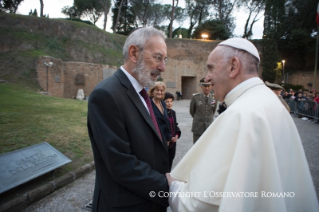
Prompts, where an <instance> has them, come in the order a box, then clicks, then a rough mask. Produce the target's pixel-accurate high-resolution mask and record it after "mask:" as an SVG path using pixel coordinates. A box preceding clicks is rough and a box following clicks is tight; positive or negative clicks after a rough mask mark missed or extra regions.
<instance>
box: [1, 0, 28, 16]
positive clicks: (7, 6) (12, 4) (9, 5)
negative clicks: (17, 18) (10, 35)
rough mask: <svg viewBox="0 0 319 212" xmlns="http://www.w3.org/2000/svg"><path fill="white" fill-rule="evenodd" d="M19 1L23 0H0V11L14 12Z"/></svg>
mask: <svg viewBox="0 0 319 212" xmlns="http://www.w3.org/2000/svg"><path fill="white" fill-rule="evenodd" d="M21 2H23V0H1V1H0V11H4V12H8V13H13V14H15V13H16V12H17V10H18V7H19V5H20V3H21Z"/></svg>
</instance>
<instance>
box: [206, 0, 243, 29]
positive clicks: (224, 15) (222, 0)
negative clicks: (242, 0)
mask: <svg viewBox="0 0 319 212" xmlns="http://www.w3.org/2000/svg"><path fill="white" fill-rule="evenodd" d="M238 1H239V0H212V1H211V4H212V6H213V8H214V10H215V11H216V13H215V14H214V16H215V18H217V19H219V20H220V21H221V23H222V24H224V25H225V26H226V29H227V30H228V31H229V33H230V34H232V33H233V30H234V28H235V23H234V18H233V17H232V16H231V13H232V11H233V9H234V7H235V6H236V4H237V2H238Z"/></svg>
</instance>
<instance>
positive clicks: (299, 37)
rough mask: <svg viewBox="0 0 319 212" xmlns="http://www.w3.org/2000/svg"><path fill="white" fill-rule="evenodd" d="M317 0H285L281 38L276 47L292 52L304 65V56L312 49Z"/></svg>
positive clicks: (304, 65)
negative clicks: (283, 25) (282, 39)
mask: <svg viewBox="0 0 319 212" xmlns="http://www.w3.org/2000/svg"><path fill="white" fill-rule="evenodd" d="M317 4H318V1H317V0H307V1H298V0H289V1H287V2H286V4H285V5H286V10H285V11H286V14H287V15H286V16H285V27H284V28H283V38H284V39H285V41H280V43H279V46H278V48H279V49H280V50H286V51H290V52H293V53H294V54H295V57H296V58H297V60H299V61H298V62H300V63H301V64H303V67H304V68H305V67H306V56H307V54H308V52H309V51H311V50H314V46H315V45H314V43H312V42H314V39H312V36H313V34H314V32H315V31H317V27H316V21H315V17H316V10H315V9H314V8H317Z"/></svg>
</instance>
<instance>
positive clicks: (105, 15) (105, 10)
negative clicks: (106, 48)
mask: <svg viewBox="0 0 319 212" xmlns="http://www.w3.org/2000/svg"><path fill="white" fill-rule="evenodd" d="M106 8H107V7H104V22H103V30H104V31H105V29H106V22H107V14H108V12H107V9H106Z"/></svg>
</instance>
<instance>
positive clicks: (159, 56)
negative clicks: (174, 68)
mask: <svg viewBox="0 0 319 212" xmlns="http://www.w3.org/2000/svg"><path fill="white" fill-rule="evenodd" d="M144 51H146V52H149V53H151V54H152V56H153V57H154V59H155V60H156V62H157V63H162V62H164V64H165V65H166V64H167V63H168V59H167V57H164V58H163V56H162V55H161V54H153V53H152V52H150V51H147V50H144Z"/></svg>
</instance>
